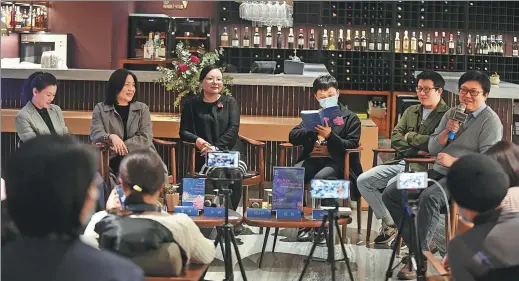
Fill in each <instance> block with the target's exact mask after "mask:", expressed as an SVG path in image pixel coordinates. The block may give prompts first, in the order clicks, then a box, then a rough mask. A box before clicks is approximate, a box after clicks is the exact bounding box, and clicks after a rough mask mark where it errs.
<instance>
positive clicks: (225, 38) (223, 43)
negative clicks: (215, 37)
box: [220, 27, 229, 47]
mask: <svg viewBox="0 0 519 281" xmlns="http://www.w3.org/2000/svg"><path fill="white" fill-rule="evenodd" d="M220 45H221V46H222V47H227V46H229V35H228V34H227V27H224V28H223V33H222V35H221V36H220Z"/></svg>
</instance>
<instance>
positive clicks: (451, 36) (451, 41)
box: [449, 33, 455, 54]
mask: <svg viewBox="0 0 519 281" xmlns="http://www.w3.org/2000/svg"><path fill="white" fill-rule="evenodd" d="M449 54H455V50H454V34H452V33H451V34H449Z"/></svg>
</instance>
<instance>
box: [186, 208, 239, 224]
mask: <svg viewBox="0 0 519 281" xmlns="http://www.w3.org/2000/svg"><path fill="white" fill-rule="evenodd" d="M190 218H191V219H192V220H193V221H194V222H195V224H196V225H197V226H198V227H220V226H222V225H223V224H224V223H225V217H208V216H204V215H203V214H202V215H200V216H190ZM242 222H243V217H242V216H241V215H240V213H238V212H236V211H234V210H229V223H230V224H232V225H238V224H240V223H242Z"/></svg>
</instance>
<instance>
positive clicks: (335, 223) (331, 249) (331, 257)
mask: <svg viewBox="0 0 519 281" xmlns="http://www.w3.org/2000/svg"><path fill="white" fill-rule="evenodd" d="M327 211H328V214H326V215H324V217H323V220H322V222H321V226H320V227H319V231H318V234H317V235H318V236H321V234H322V232H323V231H324V227H325V225H326V223H328V238H327V242H328V243H326V244H327V248H328V258H327V259H326V261H327V262H328V263H329V264H330V267H331V269H332V281H335V270H336V269H337V267H336V266H335V263H336V262H338V261H345V262H346V267H347V268H348V275H349V276H350V280H351V281H353V274H352V273H351V267H350V260H349V258H348V255H347V254H346V248H345V247H344V244H343V243H342V237H341V232H340V231H338V232H337V235H338V236H339V241H340V244H341V249H342V254H343V256H344V259H341V260H335V245H334V244H335V243H334V234H333V229H334V227H336V228H337V230H339V229H340V228H339V217H338V211H339V206H338V204H337V202H336V201H335V206H334V207H333V208H330V209H328V210H327ZM317 244H318V241H316V240H315V239H314V244H313V245H312V249H311V250H310V254H309V255H308V257H307V258H306V260H305V266H304V267H303V272H301V276H299V281H301V280H303V277H304V276H305V273H306V270H307V269H308V265H310V261H312V258H313V255H314V251H315V248H316V247H317Z"/></svg>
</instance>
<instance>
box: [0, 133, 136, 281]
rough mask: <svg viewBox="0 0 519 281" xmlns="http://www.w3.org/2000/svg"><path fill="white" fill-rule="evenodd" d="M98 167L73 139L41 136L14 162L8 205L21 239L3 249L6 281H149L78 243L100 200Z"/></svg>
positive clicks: (8, 170) (11, 161)
mask: <svg viewBox="0 0 519 281" xmlns="http://www.w3.org/2000/svg"><path fill="white" fill-rule="evenodd" d="M97 163H98V159H97V153H95V151H93V150H92V149H91V148H90V147H88V146H86V145H82V144H79V143H77V142H76V141H75V139H74V138H73V137H71V136H58V135H41V136H37V137H35V138H33V139H30V140H27V141H26V142H24V145H23V146H21V147H20V148H19V149H18V150H16V152H15V153H14V154H13V155H12V156H11V158H10V159H9V161H8V163H7V165H6V166H5V167H4V169H5V170H4V172H5V184H6V189H7V190H6V200H5V201H7V210H8V212H9V214H10V215H11V219H12V220H13V222H14V224H15V225H16V227H17V229H18V231H19V237H17V239H14V240H13V241H11V242H9V243H7V244H6V245H2V274H1V279H2V280H10V281H26V280H55V281H66V280H76V281H91V280H98V281H144V276H143V272H142V270H141V269H140V268H138V267H137V266H136V265H135V264H133V263H132V262H131V261H129V260H127V259H124V258H121V257H119V256H117V255H115V254H112V253H109V252H106V251H99V250H98V249H96V248H93V247H91V246H89V245H87V244H85V243H83V242H82V241H81V240H80V239H79V234H80V231H81V230H82V229H83V225H85V224H86V222H87V221H88V219H89V217H90V216H91V215H92V213H93V212H94V207H95V204H96V200H97V196H98V190H97V189H96V187H95V184H96V182H95V181H96V178H95V174H96V171H97ZM3 203H4V202H2V204H3ZM2 216H3V214H2ZM2 223H3V222H2ZM2 234H3V233H2Z"/></svg>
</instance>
